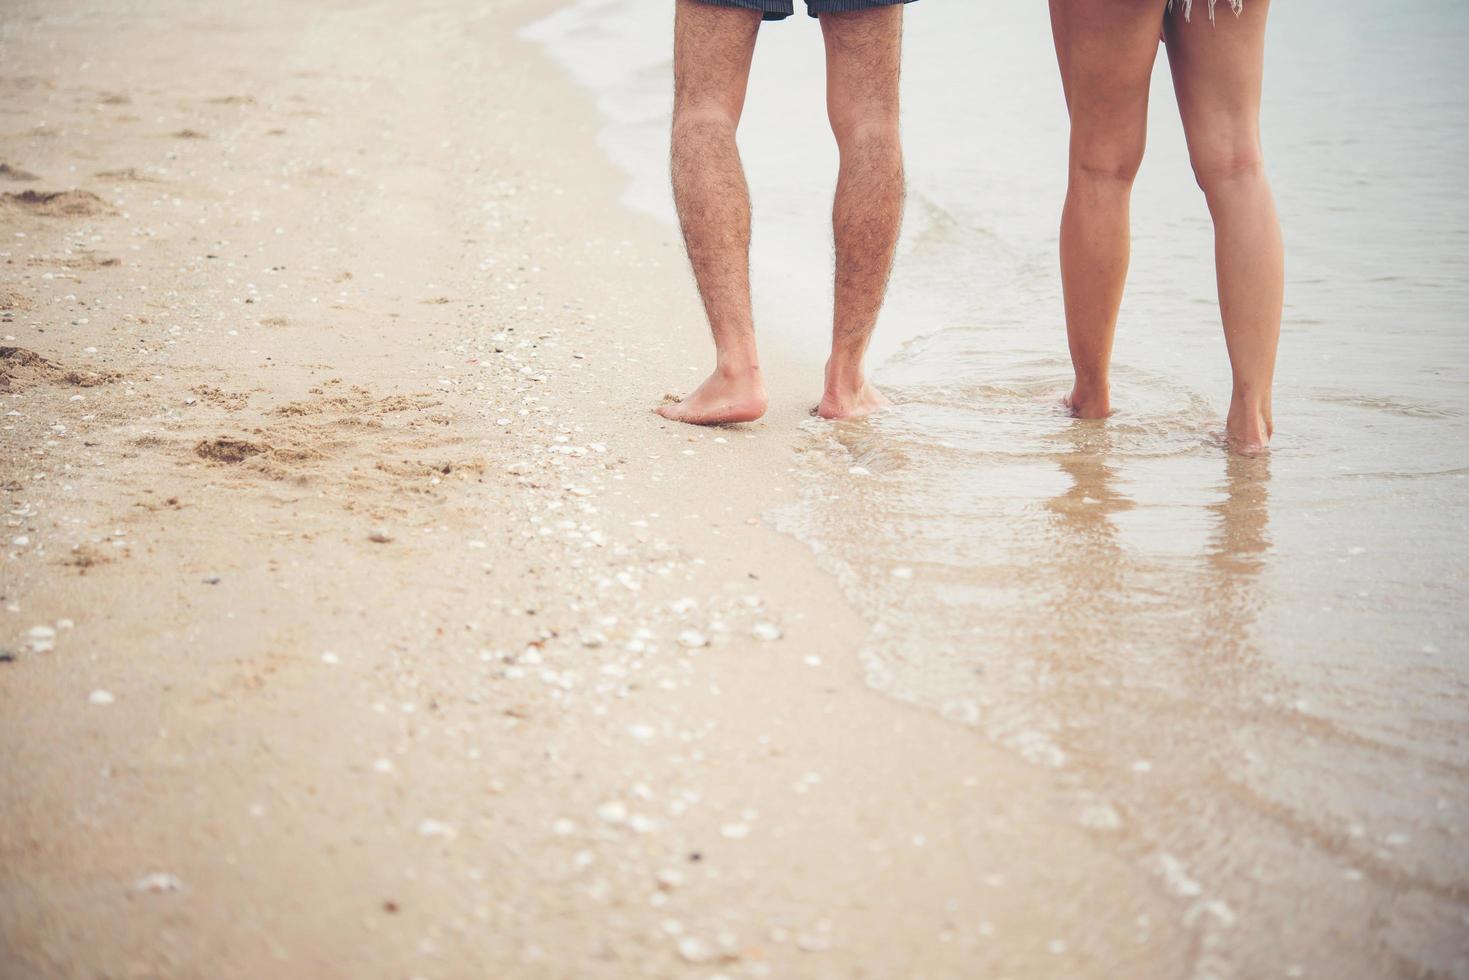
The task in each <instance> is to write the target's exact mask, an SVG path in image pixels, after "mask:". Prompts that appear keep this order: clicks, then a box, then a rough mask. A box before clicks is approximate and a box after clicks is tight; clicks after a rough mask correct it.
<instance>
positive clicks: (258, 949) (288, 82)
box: [0, 0, 1197, 978]
mask: <svg viewBox="0 0 1469 980" xmlns="http://www.w3.org/2000/svg"><path fill="white" fill-rule="evenodd" d="M553 7H554V4H553V3H550V2H547V0H487V2H480V3H468V2H462V0H453V2H430V3H410V2H407V0H381V2H363V0H321V2H311V3H285V2H281V0H266V2H264V3H262V4H246V5H242V4H225V3H219V2H214V0H210V2H205V3H201V2H189V3H184V2H181V0H105V2H85V3H83V2H69V0H68V2H55V0H45V2H39V0H19V2H12V3H8V4H6V5H5V8H4V10H3V12H0V163H3V164H4V167H3V169H0V191H3V192H4V194H5V196H4V198H3V203H0V226H3V238H4V242H3V245H0V249H3V252H0V258H3V262H4V276H3V280H0V285H3V296H0V307H3V309H4V310H5V311H6V312H5V313H4V314H3V316H0V319H3V321H4V322H3V324H0V334H3V336H4V340H3V344H4V351H3V354H0V357H3V365H0V400H3V403H4V416H5V417H4V418H3V420H0V451H3V456H0V480H3V483H4V488H5V496H6V518H5V521H6V527H5V529H4V554H3V564H0V575H3V582H0V591H3V600H0V601H3V604H4V612H3V613H0V616H3V619H0V623H3V630H0V647H3V649H4V651H5V653H6V656H5V658H4V661H3V662H0V738H3V742H4V745H5V763H4V771H3V776H0V974H3V976H5V977H6V978H30V977H100V976H107V977H211V978H219V977H339V976H340V977H346V976H352V977H368V976H372V977H377V976H382V977H426V978H440V977H442V978H453V977H663V976H697V977H712V976H719V975H723V976H726V977H744V976H767V975H768V976H780V977H828V976H830V977H882V978H889V977H919V976H925V977H977V976H986V977H1001V976H1011V977H1041V976H1061V975H1069V976H1095V977H1104V976H1105V977H1115V976H1142V975H1150V976H1170V975H1177V974H1178V973H1179V972H1180V970H1181V968H1182V967H1181V965H1182V964H1183V963H1185V962H1187V961H1190V960H1192V959H1193V956H1194V954H1195V953H1197V951H1196V950H1191V949H1190V948H1189V946H1188V938H1187V937H1188V932H1187V930H1186V929H1184V928H1183V926H1182V925H1180V924H1178V923H1177V921H1176V920H1177V915H1176V912H1175V911H1174V906H1173V904H1172V902H1171V900H1170V898H1169V896H1168V895H1167V893H1166V890H1165V888H1164V885H1163V884H1162V883H1160V882H1159V881H1158V879H1157V878H1156V876H1155V875H1153V874H1151V873H1149V872H1147V871H1145V870H1144V869H1143V868H1142V867H1141V865H1140V864H1137V863H1129V862H1127V861H1126V860H1124V859H1120V858H1107V857H1102V856H1100V855H1102V854H1103V853H1104V852H1103V851H1102V850H1100V849H1098V848H1096V847H1095V846H1094V842H1093V841H1092V840H1090V839H1089V838H1090V837H1091V835H1095V834H1105V833H1107V831H1106V829H1105V828H1101V829H1095V828H1088V827H1087V826H1085V823H1086V822H1087V821H1086V820H1085V815H1084V814H1077V813H1074V812H1071V810H1070V809H1069V807H1070V804H1063V803H1061V802H1060V801H1061V800H1070V799H1072V798H1073V797H1072V796H1071V795H1070V794H1061V793H1057V792H1054V789H1055V787H1054V784H1053V781H1054V780H1055V779H1056V777H1055V776H1054V775H1053V774H1049V773H1044V772H1041V771H1039V770H1035V769H1031V768H1028V767H1026V766H1025V765H1023V764H1022V763H1020V762H1019V761H1017V760H1016V759H1014V758H1012V757H1010V756H1008V755H1006V754H1003V753H1001V752H999V751H998V750H996V749H995V748H993V747H991V746H990V745H988V744H987V743H985V742H984V741H983V740H982V739H980V738H979V737H978V736H976V735H975V734H974V733H973V732H971V731H969V730H967V729H964V728H962V727H959V726H951V725H948V724H946V723H944V722H942V721H941V720H939V719H936V718H933V717H930V716H928V715H926V714H922V713H918V712H915V711H912V710H910V709H907V708H904V707H901V706H899V705H897V704H895V703H892V702H889V701H887V700H884V699H882V698H880V697H879V696H877V695H875V694H872V693H870V692H869V691H867V690H866V689H865V688H864V687H863V685H862V683H861V680H860V676H859V672H858V669H857V665H856V663H855V661H854V656H853V651H854V650H855V648H856V646H857V644H858V642H859V640H860V638H861V636H862V631H863V629H864V627H863V623H862V620H861V618H860V616H858V615H857V614H856V613H855V612H854V611H853V610H851V609H849V608H846V607H845V606H844V605H843V602H842V600H841V598H840V596H839V593H838V591H837V590H836V588H835V587H834V585H833V584H832V583H831V582H830V581H828V580H827V579H825V578H824V577H823V575H822V574H821V573H820V572H818V571H817V570H816V568H815V563H814V561H813V560H812V557H811V556H810V554H809V553H808V552H807V551H805V549H804V548H803V546H801V545H800V544H799V543H797V542H795V541H793V540H790V539H787V538H785V537H783V536H781V535H779V534H777V533H776V532H775V531H774V530H773V529H771V527H770V526H769V524H768V523H767V521H766V519H765V515H767V514H768V513H769V512H770V510H771V509H772V508H774V507H779V506H781V505H782V504H785V503H789V502H790V501H791V499H793V496H794V487H793V486H791V487H788V486H787V483H788V482H789V477H790V472H791V467H792V465H793V452H794V446H795V439H794V436H795V433H796V426H797V424H798V423H799V422H800V420H801V419H802V418H803V417H804V415H805V412H806V409H807V407H808V406H809V403H810V400H811V399H812V398H814V396H815V395H816V393H817V392H816V388H815V381H816V379H817V378H818V377H819V375H818V374H817V372H816V367H817V366H815V365H810V364H800V363H789V362H787V363H773V364H772V370H773V374H774V384H773V395H774V402H775V409H774V410H773V411H772V413H771V415H770V416H769V418H768V419H767V420H766V421H764V422H762V423H760V424H757V425H753V426H748V427H743V428H734V429H727V430H722V431H708V432H706V431H697V430H691V429H688V428H683V427H679V426H675V425H673V424H671V423H667V422H664V421H663V420H661V419H658V418H657V417H656V416H654V415H653V414H651V412H650V411H649V407H650V405H651V404H653V403H655V402H657V401H658V399H659V398H660V397H661V396H662V395H663V394H664V392H665V391H668V390H674V391H677V390H680V389H682V388H685V387H688V386H690V385H692V384H693V383H695V382H696V381H697V380H698V377H699V376H700V369H701V368H702V367H703V365H704V362H705V358H706V357H707V341H706V340H705V339H704V327H703V323H702V319H701V317H700V314H699V311H698V307H697V302H696V297H695V295H694V293H693V290H692V287H691V284H690V282H689V278H688V275H687V273H686V272H685V270H684V265H683V259H682V255H681V251H680V248H679V245H678V243H677V241H676V238H675V237H674V236H673V234H671V232H670V230H669V229H667V228H664V227H662V226H659V225H657V224H654V223H653V222H651V221H650V220H648V219H645V218H641V217H638V216H635V215H632V214H630V213H629V212H627V211H626V210H624V209H622V208H621V207H620V206H619V205H618V204H617V203H616V199H617V195H618V193H619V190H620V186H621V178H620V177H619V176H618V175H617V174H616V173H614V172H613V171H612V170H611V168H610V167H609V165H608V164H607V163H606V161H605V160H604V159H603V158H602V157H601V155H600V153H599V151H598V149H597V147H596V140H595V133H596V129H597V120H596V118H595V117H594V115H593V110H592V108H591V106H590V103H589V101H588V100H587V99H586V98H584V97H583V96H582V95H581V94H579V93H578V92H577V91H575V90H574V89H573V88H572V87H571V85H570V84H569V82H568V81H566V80H565V79H564V78H563V77H561V75H560V74H559V73H558V71H557V69H556V68H555V67H554V66H552V65H550V64H549V63H548V62H546V61H545V60H544V57H543V55H542V54H541V53H540V52H539V51H538V50H536V49H535V48H534V47H533V46H531V45H529V44H528V43H525V42H522V41H520V40H517V39H516V35H515V28H516V27H517V26H518V25H520V24H522V23H525V22H526V21H528V20H529V19H531V18H533V17H536V16H540V15H542V14H544V13H545V12H546V11H548V10H549V9H552V8H553ZM777 357H778V352H776V353H773V355H772V360H775V359H776V358H777ZM374 539H378V540H374ZM757 627H758V629H757ZM756 633H759V634H760V635H762V636H765V637H770V636H772V635H775V634H777V633H778V634H779V638H776V639H760V638H758V637H757V636H756V635H755V634H756ZM1061 899H1064V900H1065V902H1066V904H1067V907H1068V908H1070V909H1071V910H1073V914H1070V915H1068V916H1066V917H1065V918H1064V920H1063V919H1062V918H1060V917H1059V916H1057V915H1056V914H1055V911H1054V910H1055V907H1056V903H1057V901H1058V900H1061ZM1088 907H1095V908H1098V909H1101V908H1106V909H1107V910H1108V911H1109V915H1108V916H1106V917H1105V920H1102V919H1100V918H1099V919H1098V920H1097V921H1096V922H1094V923H1093V922H1090V921H1089V920H1088V919H1087V918H1086V917H1085V916H1077V915H1075V914H1074V910H1076V909H1078V908H1080V909H1086V908H1088ZM1119 922H1125V923H1127V927H1126V928H1125V929H1124V928H1119V927H1117V926H1116V925H1115V924H1116V923H1119Z"/></svg>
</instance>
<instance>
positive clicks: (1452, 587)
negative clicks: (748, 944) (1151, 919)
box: [531, 0, 1469, 978]
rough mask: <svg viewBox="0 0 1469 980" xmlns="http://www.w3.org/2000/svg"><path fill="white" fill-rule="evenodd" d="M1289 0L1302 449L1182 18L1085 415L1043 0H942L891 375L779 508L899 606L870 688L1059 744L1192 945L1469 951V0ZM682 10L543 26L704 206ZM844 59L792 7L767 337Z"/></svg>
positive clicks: (932, 23)
mask: <svg viewBox="0 0 1469 980" xmlns="http://www.w3.org/2000/svg"><path fill="white" fill-rule="evenodd" d="M1273 6H1274V9H1273V10H1272V12H1271V15H1270V16H1271V25H1270V31H1269V44H1268V52H1267V67H1266V85H1265V93H1266V95H1265V104H1264V118H1263V129H1264V139H1265V147H1266V156H1267V166H1268V169H1269V172H1270V175H1271V178H1272V180H1273V182H1274V186H1275V189H1276V195H1277V198H1278V202H1279V207H1280V212H1281V218H1282V222H1283V226H1284V232H1285V242H1286V253H1287V273H1286V276H1287V284H1286V309H1285V320H1284V333H1283V340H1282V345H1281V354H1280V364H1279V369H1278V373H1277V388H1276V393H1275V411H1274V416H1275V423H1276V428H1277V435H1276V438H1275V442H1274V446H1273V449H1272V451H1271V452H1270V453H1269V454H1268V456H1262V457H1257V458H1243V457H1239V456H1232V455H1230V454H1229V453H1228V452H1226V451H1225V450H1224V449H1223V448H1221V444H1220V439H1219V436H1220V432H1221V430H1222V427H1223V413H1224V410H1225V409H1226V408H1227V406H1228V401H1229V388H1230V375H1229V368H1228V361H1227V359H1226V356H1225V350H1224V343H1223V337H1222V333H1221V330H1220V326H1219V317H1218V307H1217V297H1216V292H1215V286H1214V270H1213V261H1212V232H1211V225H1210V223H1209V219H1208V214H1207V212H1206V210H1205V207H1204V203H1203V199H1202V197H1201V195H1200V194H1199V192H1198V190H1197V188H1196V186H1195V185H1194V183H1193V180H1192V175H1191V172H1190V170H1189V166H1188V159H1187V151H1186V148H1185V146H1184V142H1183V138H1182V133H1181V127H1180V125H1179V122H1178V117H1177V110H1176V107H1175V103H1174V101H1173V93H1172V85H1171V81H1170V79H1169V77H1168V72H1167V65H1166V56H1165V54H1164V53H1163V52H1162V51H1161V50H1160V53H1159V62H1158V66H1157V71H1156V73H1155V78H1154V85H1153V97H1152V103H1151V114H1150V133H1149V147H1148V154H1147V158H1146V161H1145V163H1144V165H1143V168H1142V172H1141V174H1140V175H1139V178H1138V182H1137V187H1136V191H1135V195H1134V200H1133V259H1132V267H1131V272H1130V275H1129V279H1128V286H1127V295H1126V299H1125V301H1124V304H1123V308H1122V314H1121V319H1120V322H1119V327H1118V335H1117V344H1116V353H1115V358H1114V364H1115V369H1114V370H1115V377H1114V393H1113V404H1114V407H1115V408H1116V410H1117V414H1116V415H1115V417H1113V418H1112V419H1110V420H1107V421H1105V422H1083V421H1075V420H1072V419H1070V418H1068V417H1067V416H1066V415H1065V414H1064V412H1062V411H1060V410H1059V409H1058V400H1059V398H1060V396H1061V395H1062V394H1064V393H1065V391H1066V390H1067V389H1068V387H1069V382H1070V373H1069V362H1068V360H1067V356H1066V340H1065V330H1064V324H1063V318H1062V304H1061V286H1060V279H1059V273H1058V269H1057V259H1056V228H1057V224H1058V219H1059V214H1060V208H1061V203H1062V199H1063V197H1064V193H1065V169H1066V159H1065V152H1066V114H1065V106H1064V103H1063V101H1062V94H1061V88H1060V82H1059V80H1058V78H1057V75H1056V68H1055V59H1054V52H1053V49H1052V47H1051V41H1050V35H1049V22H1048V17H1047V11H1046V5H1045V4H1044V3H1040V2H1039V0H994V2H985V3H954V2H949V3H944V2H942V0H924V2H920V3H918V4H916V5H913V6H911V7H909V8H908V9H907V12H906V18H905V19H906V39H905V44H906V54H907V57H906V61H905V69H904V70H905V82H904V97H905V112H904V136H905V143H906V148H907V153H908V175H909V201H908V215H907V221H906V225H905V231H904V238H903V243H902V246H901V249H900V256H899V259H898V264H897V268H896V270H895V273H894V278H893V287H892V292H891V296H890V301H889V303H888V306H887V308H886V311H885V313H884V315H883V319H882V322H881V325H880V328H879V333H878V336H877V340H876V341H875V345H874V354H875V360H876V363H877V367H876V372H875V374H876V380H877V381H878V383H879V384H880V385H881V386H882V387H883V388H884V389H885V390H886V391H887V393H888V394H889V395H890V396H891V397H892V399H893V400H894V402H895V403H896V407H895V408H894V409H893V410H892V411H890V412H888V413H885V414H883V415H881V416H879V417H876V418H873V419H869V420H866V421H862V422H854V423H841V424H835V425H833V424H829V423H824V422H819V421H814V420H813V422H811V423H810V424H809V425H808V427H807V428H808V432H807V433H805V435H804V436H803V444H802V448H801V453H800V472H801V485H802V499H801V503H800V504H799V506H797V507H795V508H792V509H789V510H786V511H783V512H781V513H780V514H778V515H776V519H777V521H778V524H779V526H780V527H782V528H783V529H784V530H786V531H788V532H789V533H791V534H794V535H796V536H798V537H799V538H801V539H802V540H804V541H806V542H808V543H809V544H810V545H811V546H812V548H813V550H814V551H815V552H816V554H817V555H818V557H819V560H820V562H821V564H822V565H823V567H825V568H826V569H827V570H828V571H829V572H830V573H831V574H833V575H835V576H836V577H837V578H838V580H839V581H840V583H841V585H842V587H843V589H844V590H845V591H846V593H847V595H848V596H849V598H850V599H851V601H852V603H853V605H854V606H855V607H856V608H858V609H859V610H861V611H862V612H863V613H864V615H865V616H866V617H867V620H868V622H869V624H870V633H869V636H868V638H867V641H866V643H865V644H864V646H863V648H862V649H861V650H860V651H858V655H859V656H860V657H861V659H862V663H863V666H864V668H865V671H866V675H867V678H868V681H869V683H870V684H871V685H872V686H873V687H875V688H877V689H879V690H881V691H884V692H887V693H889V694H890V695H892V696H893V697H895V698H898V699H901V700H903V701H906V702H909V703H912V704H914V705H916V706H918V707H920V708H921V709H924V710H931V711H934V712H938V713H940V714H942V715H943V716H944V717H946V718H949V719H951V720H952V721H953V722H954V723H956V724H963V725H968V726H972V727H973V728H974V729H975V730H976V732H977V733H979V734H980V735H981V736H982V737H985V738H989V739H992V740H993V741H995V742H996V743H997V744H1000V745H1003V746H1005V747H1007V748H1008V749H1010V750H1012V751H1014V752H1015V753H1017V754H1019V755H1020V756H1022V757H1023V758H1025V759H1027V760H1029V761H1031V762H1032V763H1033V764H1034V765H1036V766H1039V767H1044V768H1046V769H1048V770H1050V771H1052V772H1054V774H1055V785H1056V787H1057V791H1058V793H1060V794H1069V795H1070V796H1071V797H1072V798H1074V802H1075V805H1076V808H1077V812H1078V813H1079V814H1081V819H1082V820H1083V821H1084V822H1085V823H1087V824H1088V825H1089V826H1092V827H1094V828H1095V830H1096V831H1097V841H1098V844H1097V846H1098V847H1099V848H1105V849H1107V850H1109V851H1112V852H1115V853H1118V854H1121V855H1123V856H1125V857H1127V858H1129V859H1131V860H1134V861H1136V862H1138V863H1139V864H1140V865H1141V866H1143V867H1145V868H1147V869H1149V870H1150V871H1152V872H1153V873H1155V874H1156V875H1157V878H1158V882H1159V887H1160V888H1163V889H1166V890H1167V891H1168V893H1170V894H1172V895H1173V896H1174V897H1175V898H1176V899H1177V902H1178V907H1179V915H1180V920H1181V921H1182V922H1183V923H1184V924H1185V925H1186V926H1187V928H1189V929H1191V930H1194V931H1195V933H1196V934H1197V942H1196V944H1195V959H1194V974H1195V975H1196V976H1199V977H1206V976H1221V977H1226V976H1239V977H1256V976H1296V975H1299V976H1317V977H1330V978H1348V977H1364V978H1365V977H1383V976H1454V977H1463V976H1469V839H1466V838H1469V601H1466V600H1469V590H1466V572H1469V556H1466V547H1469V535H1466V524H1469V384H1466V377H1469V194H1466V191H1469V181H1466V178H1469V84H1466V83H1469V72H1466V69H1465V68H1464V61H1463V57H1464V52H1465V51H1469V7H1465V6H1464V5H1462V4H1458V3H1453V2H1449V0H1400V2H1395V3H1391V4H1385V3H1380V2H1367V0H1335V2H1328V0H1289V2H1282V3H1277V4H1274V5H1273ZM1160 7H1161V4H1160ZM1220 16H1221V17H1227V16H1231V15H1229V14H1228V13H1227V12H1226V11H1223V10H1221V12H1220ZM671 20H672V16H671V5H670V4H665V3H661V2H652V0H581V2H579V3H574V4H571V5H569V6H568V7H567V8H566V9H564V10H563V11H561V12H560V13H558V14H557V15H555V16H553V17H552V18H550V19H548V20H546V21H543V22H542V23H540V24H538V25H536V26H535V27H533V28H532V29H531V34H532V35H533V36H535V37H537V38H539V39H541V40H544V41H546V42H547V43H548V44H549V45H550V46H551V49H552V51H553V52H554V53H556V55H557V56H558V57H559V58H561V60H562V61H563V63H565V64H566V65H567V66H568V67H569V68H571V69H572V70H573V72H574V73H575V74H576V75H577V76H578V78H579V79H580V80H581V81H582V82H584V83H585V84H587V85H589V86H590V87H591V88H592V89H593V91H594V92H595V93H596V95H597V99H598V103H599V105H600V106H601V107H602V109H603V111H604V113H605V114H606V116H607V127H606V129H605V131H604V133H603V142H604V146H605V147H606V149H607V151H608V153H609V155H610V156H611V157H612V159H613V160H614V161H616V162H617V163H618V164H620V165H622V166H623V167H625V168H626V169H627V170H628V172H629V174H630V175H632V178H633V179H632V180H631V181H630V183H629V190H628V194H627V200H628V203H629V204H630V205H632V206H634V207H636V208H639V209H642V210H645V211H650V212H652V213H654V214H657V215H659V216H660V217H663V218H665V219H667V220H670V221H671V220H673V212H672V205H671V201H670V199H669V194H668V190H667V179H666V173H667V167H666V154H667V128H668V123H667V113H668V106H669V94H670V81H669V76H670V50H669V45H670V37H671ZM823 81H824V75H823V68H822V46H821V39H820V30H819V27H818V26H817V24H816V23H815V22H814V21H808V20H807V19H806V18H804V17H798V18H792V19H790V20H788V21H785V22H782V23H777V24H770V25H767V26H765V27H764V28H762V31H761V37H760V42H759V46H758V48H757V55H756V60H755V65H754V71H753V77H752V82H751V95H750V100H749V104H748V107H747V111H746V118H745V121H744V123H743V125H742V128H741V146H742V150H743V153H744V156H745V161H746V166H747V170H748V173H749V178H750V185H751V191H752V195H753V197H754V202H755V222H756V223H755V241H754V254H753V266H754V283H755V290H756V314H757V322H758V325H759V329H760V331H761V339H762V343H763V344H764V346H765V347H766V350H767V360H770V361H775V360H777V359H778V358H779V357H781V356H783V353H785V352H789V353H790V355H791V357H792V358H793V359H794V360H796V361H797V362H800V363H803V364H806V365H815V366H819V364H820V358H821V356H822V351H823V348H824V345H825V342H826V338H827V336H828V330H829V321H830V275H831V246H830V229H829V224H828V222H829V208H830V197H831V191H832V187H833V184H834V175H835V166H836V156H835V150H834V148H833V147H832V144H831V139H830V135H829V130H828V129H827V128H826V122H825V118H824V106H823V101H822V86H823ZM815 383H816V377H815V376H813V385H814V384H815ZM814 395H815V388H814V387H813V400H814ZM1093 912H1094V910H1093ZM1078 914H1080V913H1078ZM1089 914H1092V913H1089Z"/></svg>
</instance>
